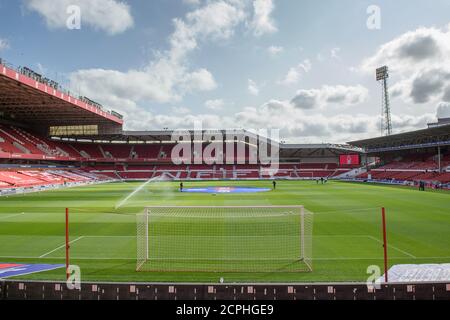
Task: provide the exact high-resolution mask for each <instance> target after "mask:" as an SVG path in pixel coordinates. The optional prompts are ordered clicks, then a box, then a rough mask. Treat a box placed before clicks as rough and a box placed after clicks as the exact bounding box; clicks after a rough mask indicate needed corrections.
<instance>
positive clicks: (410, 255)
mask: <svg viewBox="0 0 450 320" xmlns="http://www.w3.org/2000/svg"><path fill="white" fill-rule="evenodd" d="M367 237H368V238H369V239H372V240H374V241H376V242H378V243H381V244H383V241H381V240H379V239H377V238H375V237H372V236H367ZM387 246H388V247H390V248H392V249H394V250H397V251H399V252H401V253H403V254H406V255H407V256H409V257H411V258H414V259H417V257H416V256H415V255H412V254H411V253H409V252H406V251H405V250H402V249H400V248H397V247H396V246H393V245H390V244H389V243H388V245H387Z"/></svg>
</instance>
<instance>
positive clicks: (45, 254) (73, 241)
mask: <svg viewBox="0 0 450 320" xmlns="http://www.w3.org/2000/svg"><path fill="white" fill-rule="evenodd" d="M83 238H84V236H81V237H78V238H76V239H75V240H72V241H70V242H69V244H72V243H75V242H77V241H78V240H81V239H83ZM65 246H66V244H65V243H64V244H63V245H61V246H59V247H58V248H55V249H53V250H52V251H49V252H46V253H44V254H43V255H41V256H40V257H39V259H42V258H45V257H46V256H48V255H50V254H52V253H53V252H55V251H58V250H60V249H62V248H64V247H65Z"/></svg>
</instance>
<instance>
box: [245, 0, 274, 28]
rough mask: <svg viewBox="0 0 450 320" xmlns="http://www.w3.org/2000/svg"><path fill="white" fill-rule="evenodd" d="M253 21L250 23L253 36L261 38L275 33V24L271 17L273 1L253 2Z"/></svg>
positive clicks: (258, 0) (260, 0) (257, 0)
mask: <svg viewBox="0 0 450 320" xmlns="http://www.w3.org/2000/svg"><path fill="white" fill-rule="evenodd" d="M253 9H254V15H253V21H252V22H251V28H252V29H253V33H254V35H255V36H262V35H264V34H270V33H274V32H276V31H277V27H276V26H275V22H274V21H273V19H272V17H271V15H272V12H273V10H274V9H275V5H274V4H273V0H254V1H253Z"/></svg>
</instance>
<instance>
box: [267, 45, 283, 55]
mask: <svg viewBox="0 0 450 320" xmlns="http://www.w3.org/2000/svg"><path fill="white" fill-rule="evenodd" d="M283 51H284V48H283V47H280V46H270V47H269V48H267V52H268V53H269V54H270V56H271V57H276V56H278V55H280V54H281V53H283Z"/></svg>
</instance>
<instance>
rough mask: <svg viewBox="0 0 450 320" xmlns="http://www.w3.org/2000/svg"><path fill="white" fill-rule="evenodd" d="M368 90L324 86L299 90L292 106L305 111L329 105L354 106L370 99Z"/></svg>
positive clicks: (358, 87)
mask: <svg viewBox="0 0 450 320" xmlns="http://www.w3.org/2000/svg"><path fill="white" fill-rule="evenodd" d="M368 95H369V91H368V90H367V88H365V87H363V86H361V85H357V86H342V85H337V86H323V87H322V88H320V89H309V90H305V89H302V90H299V91H297V94H296V95H295V97H294V98H293V99H292V100H291V104H292V105H293V106H294V107H296V108H298V109H304V110H310V109H315V108H323V107H325V106H327V105H329V104H335V105H340V106H352V105H357V104H361V103H363V102H365V101H366V100H367V98H368Z"/></svg>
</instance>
